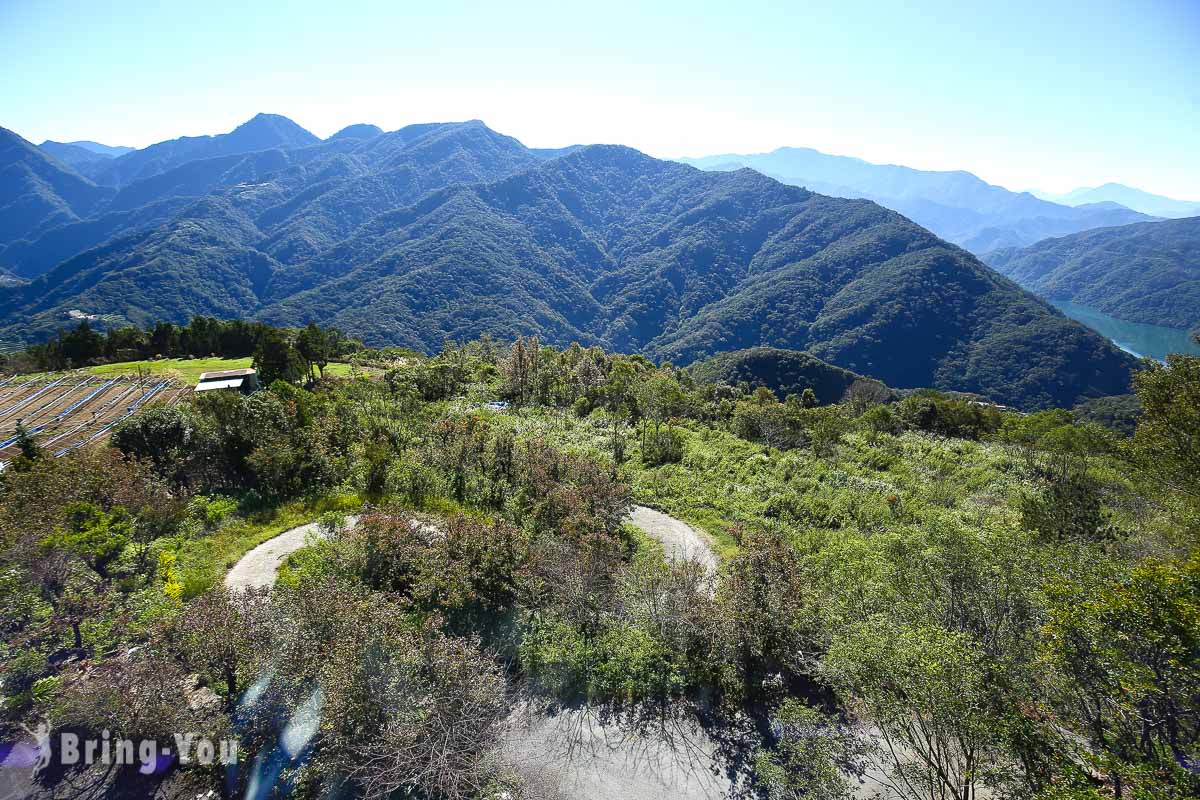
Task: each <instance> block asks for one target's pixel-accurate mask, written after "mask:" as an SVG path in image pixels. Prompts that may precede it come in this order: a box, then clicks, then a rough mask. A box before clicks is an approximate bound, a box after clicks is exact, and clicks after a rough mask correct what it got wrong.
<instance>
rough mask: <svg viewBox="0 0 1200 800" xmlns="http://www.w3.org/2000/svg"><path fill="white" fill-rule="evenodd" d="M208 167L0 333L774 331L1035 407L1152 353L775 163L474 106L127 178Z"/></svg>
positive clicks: (3, 304) (6, 305) (29, 294)
mask: <svg viewBox="0 0 1200 800" xmlns="http://www.w3.org/2000/svg"><path fill="white" fill-rule="evenodd" d="M273 153H274V154H277V155H273ZM272 159H279V160H280V163H281V164H282V167H281V168H280V169H278V170H275V171H271V170H270V169H269V165H270V163H271V160H272ZM260 162H265V163H267V164H268V166H267V167H264V168H261V169H260V168H259V167H258V164H259V163H260ZM235 167H236V168H235ZM230 170H232V171H230ZM193 179H194V180H195V181H196V183H190V182H189V181H191V180H193ZM206 181H214V183H213V185H215V186H216V188H215V189H214V191H213V192H212V193H211V194H208V195H207V196H205V197H204V198H203V199H202V200H200V201H198V202H194V203H192V204H190V205H188V206H187V207H186V208H184V209H183V210H182V211H180V212H179V213H177V214H176V215H175V216H174V217H173V218H171V219H170V221H169V222H167V223H166V224H162V225H159V226H158V227H155V228H153V229H150V230H141V231H140V232H137V233H135V234H133V235H131V236H125V237H123V238H118V239H114V240H112V241H110V242H108V243H107V244H105V245H103V246H102V247H100V248H97V249H93V250H90V251H88V252H85V253H82V254H80V255H78V256H76V257H74V258H70V259H68V260H66V261H64V262H63V263H61V264H59V265H58V266H56V267H55V268H54V269H53V270H51V271H50V272H49V273H47V274H45V275H43V276H41V277H39V278H37V279H35V280H34V281H33V282H31V283H30V284H29V285H27V286H24V287H20V288H19V289H13V290H9V291H8V292H6V293H4V294H3V295H0V332H3V333H5V334H7V335H11V336H15V337H24V338H29V337H30V336H33V335H36V334H37V332H39V331H49V330H53V329H54V328H55V327H57V326H58V325H60V324H61V323H62V320H63V319H64V315H65V314H66V312H67V311H69V310H70V309H75V308H78V309H80V310H83V311H86V312H87V313H95V314H103V315H111V318H112V319H125V320H128V321H134V322H138V323H145V322H147V321H150V320H153V319H156V318H163V319H169V320H174V321H184V320H186V319H187V318H189V317H191V316H193V315H196V314H211V315H215V316H244V315H248V314H253V315H256V316H258V317H260V318H262V319H264V320H267V321H272V322H276V323H284V324H289V325H292V324H300V323H304V322H307V321H309V320H313V321H317V322H320V323H322V324H333V325H337V326H338V327H340V328H342V329H343V330H345V331H347V332H349V333H352V334H355V335H359V336H361V337H363V338H364V339H365V340H366V341H368V342H369V343H371V344H401V345H406V346H409V347H413V348H416V349H420V350H426V351H428V350H434V349H437V348H440V347H441V345H442V343H443V341H444V340H446V339H447V338H450V339H465V338H473V337H475V336H478V335H480V334H483V333H489V334H492V335H493V336H496V337H501V338H511V337H513V336H516V335H518V334H537V335H539V336H541V337H543V338H544V339H546V340H548V341H551V342H554V343H559V344H566V343H569V342H570V341H573V340H575V341H579V342H581V343H585V344H592V343H595V344H603V345H606V346H608V347H611V348H615V349H619V350H622V351H626V352H635V351H638V352H644V353H646V354H648V355H650V356H652V357H655V358H659V359H669V360H671V361H673V362H675V363H679V364H686V363H689V362H691V361H695V360H698V359H701V358H703V357H706V356H709V355H712V354H714V353H719V352H723V351H727V350H734V349H742V348H748V347H755V346H759V345H767V346H773V347H782V348H789V349H795V350H806V351H809V352H811V353H812V354H813V355H815V356H817V357H819V358H822V359H825V360H827V361H830V362H831V363H834V364H837V365H838V366H840V367H843V368H846V369H851V370H855V371H857V372H861V373H863V374H866V375H870V376H872V377H875V378H878V379H880V380H883V381H885V382H886V383H888V384H889V385H892V386H896V387H916V386H934V387H938V388H946V389H961V390H966V391H975V392H980V393H983V394H987V395H989V396H991V397H994V398H995V399H997V400H999V401H1002V402H1004V403H1008V404H1013V405H1023V406H1034V405H1047V404H1052V403H1057V404H1073V403H1074V402H1076V401H1078V400H1079V399H1081V398H1086V397H1091V396H1096V395H1102V394H1111V393H1115V392H1123V391H1126V390H1127V387H1128V382H1129V374H1130V370H1131V368H1132V366H1133V364H1134V363H1135V362H1134V361H1133V360H1132V359H1131V358H1129V357H1127V356H1125V355H1123V354H1121V353H1120V352H1119V351H1117V350H1116V348H1114V347H1112V346H1111V345H1110V344H1109V343H1108V342H1106V341H1105V340H1104V339H1102V338H1101V337H1099V336H1097V335H1095V334H1093V333H1091V332H1090V331H1088V330H1087V329H1086V328H1084V327H1083V326H1081V325H1078V324H1076V323H1074V322H1071V321H1069V320H1067V319H1066V318H1065V317H1062V316H1061V315H1059V314H1058V313H1057V312H1055V311H1054V310H1053V309H1051V308H1049V307H1048V306H1047V305H1045V304H1043V303H1041V302H1039V301H1037V300H1036V299H1035V298H1033V297H1032V296H1030V295H1028V294H1026V293H1024V292H1023V291H1022V290H1020V289H1019V288H1018V287H1017V286H1016V285H1015V284H1013V283H1011V282H1009V281H1007V280H1005V279H1004V278H1002V277H1000V276H999V275H997V274H995V273H994V272H992V271H991V270H989V269H987V268H986V267H985V266H983V265H982V264H980V263H979V262H978V261H977V260H976V259H974V258H973V257H972V256H970V255H969V254H967V253H966V252H964V251H962V250H959V249H958V248H955V247H953V246H951V245H948V244H946V243H945V242H944V241H942V240H940V239H938V238H937V237H936V236H934V235H933V234H931V233H930V232H928V231H926V230H924V229H923V228H920V227H918V226H917V225H915V224H914V223H912V222H910V221H909V220H907V219H905V218H903V217H901V216H899V215H898V214H896V213H894V212H891V211H887V210H886V209H883V208H881V207H879V206H878V205H875V204H874V203H871V202H868V201H864V200H844V199H837V198H831V197H825V196H822V195H818V194H813V193H812V192H809V191H806V190H804V189H800V188H797V187H793V186H787V185H784V184H782V183H779V182H778V181H775V180H772V179H770V178H768V177H765V176H763V175H761V174H759V173H757V172H754V171H753V170H737V171H733V172H704V171H701V170H697V169H693V168H691V167H687V166H685V165H682V164H677V163H674V162H667V161H660V160H657V159H653V158H650V157H648V156H645V155H643V154H641V153H638V152H637V151H635V150H631V149H629V148H624V147H618V146H591V147H583V148H572V149H567V150H566V151H564V153H563V154H559V155H554V154H551V153H535V152H533V151H531V150H529V149H527V148H525V147H523V146H522V145H521V144H520V143H519V142H517V141H516V140H514V139H511V138H509V137H506V136H501V135H500V134H497V133H495V132H494V131H490V130H489V129H487V128H486V126H484V125H483V124H482V123H479V122H477V121H473V122H468V123H456V124H430V125H417V126H410V127H409V128H405V129H402V130H400V131H396V132H393V133H390V134H385V135H382V136H376V137H373V138H369V139H366V140H357V139H354V138H346V137H343V138H342V139H338V140H334V141H331V142H327V143H322V144H320V145H314V146H311V147H303V148H298V149H290V150H287V151H286V153H281V152H280V151H265V152H260V153H257V154H255V155H254V156H253V157H239V158H237V159H236V161H235V163H234V164H233V166H231V165H227V164H226V163H225V162H222V161H220V160H219V159H218V160H214V159H208V160H206V161H203V162H192V163H191V164H188V165H184V166H182V167H177V168H176V169H175V170H174V171H171V172H168V173H163V174H161V175H156V176H153V177H151V178H148V179H146V180H144V181H142V182H141V183H139V184H131V185H130V186H128V187H126V188H125V189H124V190H123V192H124V193H129V192H134V191H137V192H142V193H143V194H142V195H141V196H143V197H146V198H154V197H162V196H163V194H164V192H157V191H155V189H156V187H161V186H167V187H184V188H183V189H172V188H168V189H166V190H164V191H165V193H166V194H170V192H172V191H184V190H185V189H187V190H189V191H190V190H192V189H190V188H187V187H192V186H196V187H199V188H197V189H196V190H199V189H202V188H203V186H205V185H208V184H206V183H205V182H206ZM159 202H162V201H159ZM114 213H116V212H114ZM114 235H119V234H114ZM64 247H65V245H64ZM3 256H4V254H3V253H0V261H2V260H3Z"/></svg>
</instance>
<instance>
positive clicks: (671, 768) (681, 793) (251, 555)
mask: <svg viewBox="0 0 1200 800" xmlns="http://www.w3.org/2000/svg"><path fill="white" fill-rule="evenodd" d="M626 521H627V522H629V523H630V524H632V525H635V526H637V527H638V528H641V529H642V530H643V531H645V532H646V534H647V535H649V536H650V537H652V538H653V539H655V540H656V541H658V542H659V543H660V544H661V545H662V546H663V554H664V556H665V557H666V558H667V559H670V560H683V559H695V560H698V561H700V562H701V563H703V564H704V565H705V568H706V569H707V570H708V571H709V572H710V573H713V574H715V573H716V570H717V564H718V561H717V556H716V554H715V553H714V552H713V551H712V548H711V547H709V545H708V543H707V541H706V540H705V538H704V535H703V534H701V533H700V532H698V531H696V530H695V529H694V528H692V527H691V526H690V525H688V524H686V523H684V522H681V521H680V520H677V519H675V518H674V517H670V516H667V515H666V514H663V513H662V512H661V511H655V510H654V509H652V508H647V507H646V506H634V507H633V510H632V511H630V513H629V515H628V516H627V517H626ZM357 522H358V517H357V516H354V517H348V518H347V524H348V525H349V526H350V527H353V526H354V525H355V524H357ZM310 534H312V535H313V536H320V535H321V534H320V529H319V528H318V526H317V523H315V522H312V523H309V524H307V525H301V526H299V527H298V528H292V529H291V530H289V531H285V532H283V533H281V534H279V535H278V536H276V537H274V538H273V539H268V540H267V541H265V542H263V543H262V544H260V545H259V546H258V547H255V548H254V549H252V550H250V551H249V552H248V553H246V554H245V555H244V556H242V558H241V560H239V561H238V562H237V564H235V565H234V567H233V569H231V570H230V571H229V574H227V575H226V576H225V586H227V587H228V588H230V589H248V588H261V587H266V586H271V585H273V584H274V583H275V580H276V578H277V577H278V576H279V567H280V565H281V564H282V563H283V560H284V559H285V558H287V557H288V556H289V555H290V554H292V553H294V552H295V551H297V550H299V549H300V548H301V547H304V545H305V543H306V542H307V541H308V539H309V535H310ZM517 718H521V719H522V720H523V722H522V723H521V724H514V725H513V726H512V730H510V732H509V735H508V737H507V741H506V743H505V747H504V750H505V757H506V760H507V761H509V763H510V764H511V765H512V766H513V767H514V768H515V769H516V770H517V771H518V773H520V774H521V775H522V777H524V778H526V779H533V780H535V781H537V782H539V783H541V784H542V785H543V786H549V787H553V789H555V790H556V791H557V792H559V793H560V796H562V797H565V798H568V799H569V800H610V798H611V800H653V799H654V798H660V797H672V798H676V800H717V798H721V797H728V796H730V795H732V794H733V793H734V789H735V784H734V783H733V782H732V781H731V780H730V779H729V778H728V777H727V776H725V775H723V774H721V773H720V772H719V771H718V770H716V769H714V765H715V764H717V763H718V760H717V759H716V758H715V750H716V746H715V745H714V744H713V742H712V741H711V740H709V739H708V737H707V736H706V735H705V734H704V732H703V731H702V730H700V729H699V728H698V727H696V726H695V725H694V724H689V725H687V726H686V727H687V730H686V733H685V735H682V736H680V735H679V733H680V731H682V730H683V728H679V729H677V730H676V732H675V734H674V735H663V734H662V732H658V733H657V735H656V734H655V733H653V732H651V733H649V734H642V735H636V734H631V733H630V732H629V731H628V730H626V729H624V728H623V727H622V726H620V725H617V724H614V723H612V722H611V721H608V720H601V719H598V718H597V717H595V716H594V715H593V714H592V713H590V712H589V711H588V710H587V709H576V710H570V711H564V712H562V713H560V714H557V715H555V716H550V717H546V716H533V717H531V718H524V717H522V715H520V714H514V720H516V719H517Z"/></svg>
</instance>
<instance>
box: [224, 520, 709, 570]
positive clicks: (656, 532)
mask: <svg viewBox="0 0 1200 800" xmlns="http://www.w3.org/2000/svg"><path fill="white" fill-rule="evenodd" d="M626 521H627V522H629V523H631V524H633V525H636V526H637V527H639V528H641V529H642V530H644V531H645V532H646V533H647V534H649V535H650V536H651V537H653V538H654V539H656V540H657V541H658V542H659V543H660V544H662V546H663V551H664V553H665V555H666V557H667V558H669V559H684V558H694V559H697V560H699V561H701V562H703V563H704V566H705V567H706V568H707V569H708V571H709V572H710V573H713V574H715V573H716V571H717V563H718V562H717V556H716V554H715V553H714V552H713V551H712V548H711V547H709V546H708V542H707V541H705V539H704V536H703V534H701V533H699V532H698V531H696V530H695V529H694V528H692V527H691V526H690V525H688V524H687V523H684V522H680V521H679V520H677V519H675V518H674V517H668V516H667V515H666V514H664V513H662V512H661V511H655V510H654V509H652V508H646V506H634V507H633V511H631V512H629V516H628V517H626ZM357 523H358V517H348V518H347V520H346V524H347V525H348V526H349V527H351V528H353V527H354V526H355V525H356V524H357ZM309 534H312V535H313V536H319V535H320V533H319V531H318V529H317V523H315V522H310V523H309V524H307V525H301V526H300V527H298V528H292V529H291V530H290V531H284V532H283V533H281V534H279V535H278V536H276V537H275V538H274V539H268V540H267V541H265V542H263V543H262V544H260V545H259V546H258V547H255V548H254V549H253V550H251V551H250V552H248V553H246V555H244V556H242V558H241V560H240V561H238V562H237V564H235V565H234V566H233V569H231V570H229V574H228V575H226V576H225V585H226V586H227V587H229V588H230V589H250V588H256V589H257V588H261V587H263V586H271V585H272V584H274V583H275V578H276V577H277V576H278V575H279V565H280V564H282V563H283V560H284V559H285V558H287V557H288V556H289V555H290V554H292V553H294V552H295V551H297V550H299V549H300V548H301V547H304V542H305V541H306V540H307V539H308V536H309Z"/></svg>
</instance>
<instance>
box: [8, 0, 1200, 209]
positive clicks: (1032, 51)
mask: <svg viewBox="0 0 1200 800" xmlns="http://www.w3.org/2000/svg"><path fill="white" fill-rule="evenodd" d="M0 44H2V46H0V75H3V80H2V81H0V125H3V126H4V127H8V128H11V129H13V130H15V131H17V132H18V133H20V134H21V135H23V136H25V137H26V138H27V139H30V140H32V141H34V142H40V141H42V140H43V139H46V138H50V139H57V140H61V141H70V140H74V139H95V140H97V141H101V142H104V143H106V144H124V145H132V146H145V145H147V144H150V143H152V142H155V141H160V140H163V139H169V138H173V137H176V136H180V135H195V134H203V133H220V132H224V131H228V130H230V129H232V128H233V127H235V126H236V125H237V124H238V123H240V122H243V121H245V120H246V119H248V118H249V117H251V116H253V115H254V114H255V113H257V112H259V111H267V112H273V113H279V114H285V115H287V116H289V117H291V118H292V119H294V120H296V121H297V122H298V123H300V124H301V125H303V126H305V127H306V128H308V129H310V130H312V131H313V132H314V133H316V134H318V135H320V136H326V135H328V134H330V133H332V132H334V131H335V130H337V129H338V128H341V127H342V126H344V125H347V124H350V123H354V122H372V123H375V124H377V125H379V126H381V127H383V128H384V129H387V130H392V129H395V128H398V127H401V126H403V125H406V124H409V123H413V122H428V121H445V120H461V119H471V118H479V119H482V120H484V121H485V122H487V123H488V124H489V125H490V126H491V127H493V128H495V129H496V130H499V131H501V132H503V133H507V134H510V135H513V136H516V137H517V138H519V139H521V140H522V141H523V142H525V143H526V144H528V145H531V146H539V147H553V146H562V145H566V144H572V143H577V142H616V143H621V144H627V145H630V146H633V147H637V148H639V149H641V150H644V151H646V152H648V153H650V154H652V155H656V156H661V157H674V156H680V155H695V156H698V155H709V154H715V153H728V152H761V151H765V150H771V149H774V148H776V147H779V146H781V145H792V146H807V147H815V148H817V149H819V150H823V151H825V152H830V153H836V154H842V155H855V156H859V157H861V158H865V159H867V160H869V161H877V162H889V163H900V164H906V165H909V166H914V167H918V168H923V169H967V170H970V171H972V172H975V173H976V174H978V175H980V176H981V177H983V178H985V179H987V180H989V181H991V182H994V183H998V184H1001V185H1003V186H1007V187H1009V188H1013V189H1025V188H1034V187H1036V188H1041V189H1045V190H1049V191H1063V190H1067V189H1071V188H1075V187H1077V186H1085V185H1096V184H1099V183H1103V182H1105V181H1117V182H1121V183H1127V184H1130V185H1133V186H1137V187H1139V188H1143V189H1146V190H1148V191H1153V192H1159V193H1162V194H1167V195H1171V196H1175V197H1181V198H1186V199H1200V0H1141V2H1117V1H1115V0H1086V1H1082V0H1061V1H1059V2H1056V1H1055V0H1036V1H1033V2H1030V0H1003V1H1002V2H997V0H987V2H975V1H974V0H953V1H946V2H921V1H920V0H911V1H910V2H866V1H865V0H859V1H858V2H853V1H852V0H821V2H817V3H807V2H800V0H792V1H791V2H758V1H757V0H739V2H721V3H711V4H706V3H704V2H698V1H695V0H693V1H690V2H672V3H653V2H640V3H629V4H624V3H614V2H590V3H580V4H572V3H567V2H546V3H542V4H538V3H528V4H522V3H519V2H515V1H514V2H500V1H499V0H493V2H487V3H474V2H460V0H424V1H423V2H420V3H405V2H400V1H399V0H366V1H364V0H292V2H288V3H279V4H271V3H266V2H258V0H238V1H237V2H228V0H202V1H201V2H190V3H184V2H174V0H153V2H121V0H111V2H86V3H85V2H60V1H59V0H0Z"/></svg>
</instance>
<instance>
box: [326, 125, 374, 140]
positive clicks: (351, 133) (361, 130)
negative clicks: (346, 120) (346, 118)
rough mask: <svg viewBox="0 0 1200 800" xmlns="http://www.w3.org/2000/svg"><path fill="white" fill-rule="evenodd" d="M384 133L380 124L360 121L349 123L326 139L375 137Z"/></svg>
mask: <svg viewBox="0 0 1200 800" xmlns="http://www.w3.org/2000/svg"><path fill="white" fill-rule="evenodd" d="M382 135H383V129H382V128H380V127H379V126H378V125H369V124H367V123H365V122H360V123H358V124H357V125H347V126H346V127H344V128H342V129H341V130H340V131H338V132H337V133H335V134H333V135H332V136H330V137H329V138H328V139H326V141H328V142H333V141H337V140H338V139H374V138H375V137H376V136H382Z"/></svg>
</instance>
